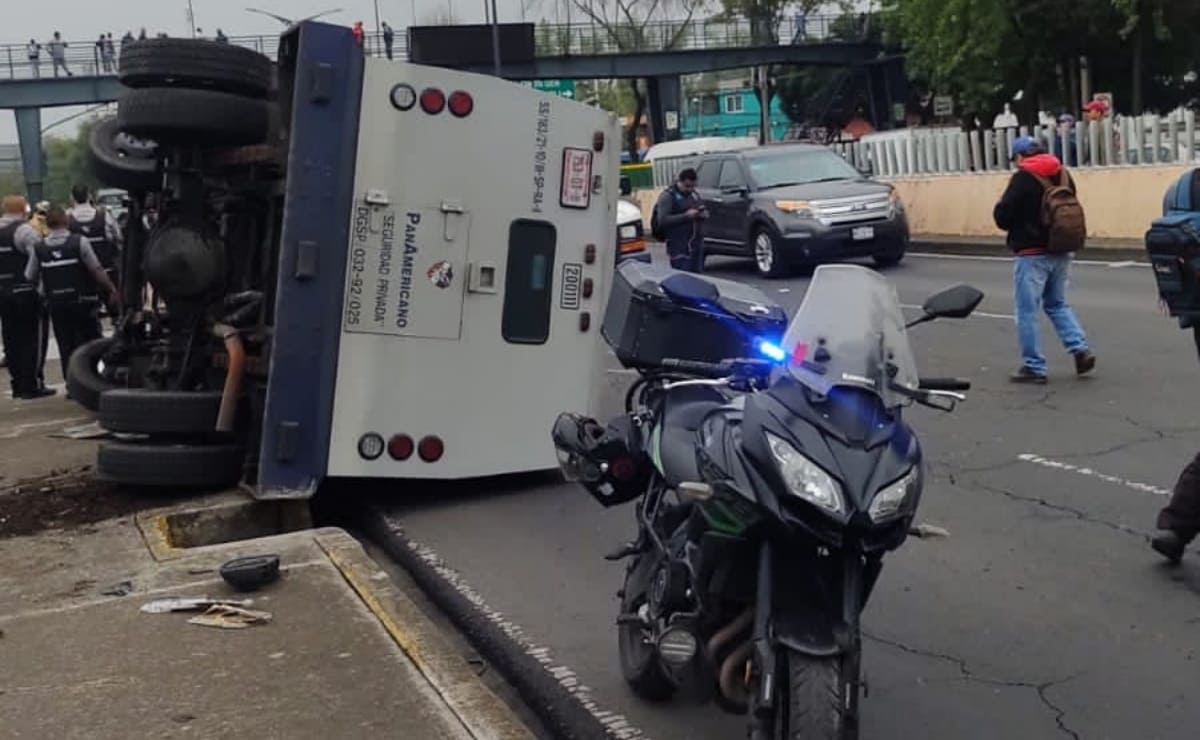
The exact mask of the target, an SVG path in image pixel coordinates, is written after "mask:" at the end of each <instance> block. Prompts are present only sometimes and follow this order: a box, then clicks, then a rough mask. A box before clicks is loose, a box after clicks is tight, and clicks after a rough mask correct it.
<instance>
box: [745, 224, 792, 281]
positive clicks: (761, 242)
mask: <svg viewBox="0 0 1200 740" xmlns="http://www.w3.org/2000/svg"><path fill="white" fill-rule="evenodd" d="M751 246H752V248H753V249H754V266H755V267H756V268H758V274H759V275H762V276H763V277H769V278H778V277H783V276H784V275H786V274H787V264H786V263H785V262H784V261H783V258H782V257H781V256H780V254H779V249H778V247H777V245H776V243H775V237H774V236H772V234H771V231H770V229H766V228H762V227H760V228H758V229H757V230H755V232H754V237H753V240H752V242H751Z"/></svg>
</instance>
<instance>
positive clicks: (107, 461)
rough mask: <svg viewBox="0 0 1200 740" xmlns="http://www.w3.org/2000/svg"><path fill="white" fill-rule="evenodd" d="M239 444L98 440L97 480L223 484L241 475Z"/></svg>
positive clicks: (187, 485) (175, 485)
mask: <svg viewBox="0 0 1200 740" xmlns="http://www.w3.org/2000/svg"><path fill="white" fill-rule="evenodd" d="M245 458H246V451H245V449H244V448H243V447H242V446H241V445H235V444H214V445H187V444H172V443H162V442H154V441H149V442H111V441H110V442H102V443H101V444H100V450H99V452H98V453H97V455H96V475H97V477H99V478H100V479H101V480H106V481H109V482H112V483H119V484H123V485H128V486H163V487H172V488H226V487H228V486H232V485H235V484H237V482H238V481H239V480H241V478H242V468H243V464H244V462H245Z"/></svg>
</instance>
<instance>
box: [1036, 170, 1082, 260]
mask: <svg viewBox="0 0 1200 740" xmlns="http://www.w3.org/2000/svg"><path fill="white" fill-rule="evenodd" d="M1030 174H1032V173H1030ZM1034 177H1036V178H1037V181H1038V182H1040V183H1041V184H1042V188H1043V190H1044V192H1043V193H1042V225H1043V226H1045V227H1046V230H1047V232H1048V233H1049V238H1048V239H1047V240H1046V251H1047V252H1049V253H1050V254H1070V253H1072V252H1078V251H1079V250H1081V249H1083V246H1084V244H1085V243H1086V242H1087V219H1086V218H1085V217H1084V214H1083V205H1082V204H1081V203H1080V202H1079V197H1078V196H1076V195H1075V191H1074V190H1072V189H1071V181H1070V180H1069V179H1068V177H1067V171H1066V170H1065V169H1064V170H1062V171H1061V172H1059V173H1058V182H1057V183H1052V182H1050V180H1048V179H1047V178H1045V177H1041V176H1040V175H1034Z"/></svg>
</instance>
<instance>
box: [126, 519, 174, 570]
mask: <svg viewBox="0 0 1200 740" xmlns="http://www.w3.org/2000/svg"><path fill="white" fill-rule="evenodd" d="M134 521H135V522H136V524H137V528H138V530H139V531H140V532H141V533H142V541H144V542H145V543H146V548H147V549H149V550H150V555H151V556H152V557H153V558H154V559H155V560H156V561H158V562H162V561H164V560H175V559H177V558H181V557H183V554H184V550H183V549H182V548H178V547H175V546H174V545H172V544H171V521H170V518H169V517H168V516H167V515H166V514H138V515H137V516H136V517H135V518H134Z"/></svg>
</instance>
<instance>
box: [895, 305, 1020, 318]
mask: <svg viewBox="0 0 1200 740" xmlns="http://www.w3.org/2000/svg"><path fill="white" fill-rule="evenodd" d="M900 308H905V309H908V310H910V311H923V310H925V309H923V308H922V307H921V306H916V305H913V304H911V303H901V304H900ZM976 317H978V318H981V319H1004V320H1005V321H1016V320H1017V317H1016V316H1013V315H1012V314H1009V313H988V312H986V311H975V312H973V313H972V314H971V318H976Z"/></svg>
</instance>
